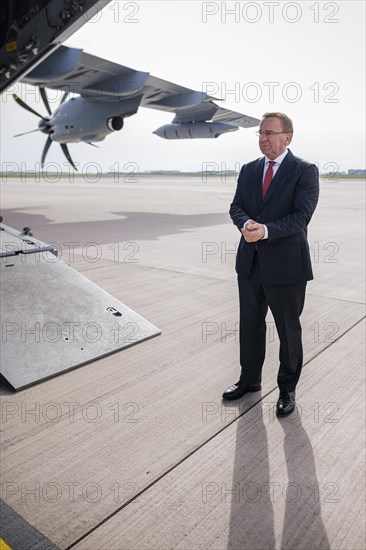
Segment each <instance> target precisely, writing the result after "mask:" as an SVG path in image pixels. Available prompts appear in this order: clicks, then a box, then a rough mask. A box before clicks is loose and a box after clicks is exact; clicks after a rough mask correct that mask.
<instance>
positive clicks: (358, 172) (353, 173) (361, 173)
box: [348, 168, 366, 176]
mask: <svg viewBox="0 0 366 550" xmlns="http://www.w3.org/2000/svg"><path fill="white" fill-rule="evenodd" d="M348 175H349V176H366V170H361V169H357V170H355V169H354V168H352V169H351V170H348Z"/></svg>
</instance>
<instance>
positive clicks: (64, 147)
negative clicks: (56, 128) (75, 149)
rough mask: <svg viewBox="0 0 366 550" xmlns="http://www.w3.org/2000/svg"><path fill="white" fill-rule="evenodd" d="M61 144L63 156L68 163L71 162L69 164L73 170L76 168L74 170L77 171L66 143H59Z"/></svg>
mask: <svg viewBox="0 0 366 550" xmlns="http://www.w3.org/2000/svg"><path fill="white" fill-rule="evenodd" d="M60 145H61V149H62V151H63V153H64V155H65V157H66V158H67V160H68V161H69V163H70V164H71V166H72V167H73V169H74V170H76V172H77V171H78V169H77V168H76V166H75V164H74V162H73V160H72V158H71V156H70V153H69V150H68V148H67V145H66V143H60Z"/></svg>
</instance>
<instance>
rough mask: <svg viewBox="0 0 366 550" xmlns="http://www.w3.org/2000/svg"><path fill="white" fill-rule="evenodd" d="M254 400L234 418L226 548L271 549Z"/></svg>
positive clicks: (264, 444) (264, 447) (263, 437)
mask: <svg viewBox="0 0 366 550" xmlns="http://www.w3.org/2000/svg"><path fill="white" fill-rule="evenodd" d="M262 407H263V405H262V402H259V403H257V405H255V406H254V407H253V408H252V409H250V410H248V411H247V412H246V413H245V414H244V415H243V416H241V417H240V418H239V420H238V425H237V432H236V454H235V459H234V473H233V482H232V490H233V491H234V492H233V494H232V499H231V517H230V527H229V529H230V532H229V538H228V545H227V548H228V550H262V549H268V550H274V548H275V535H274V521H273V505H272V500H271V498H270V491H271V487H270V483H269V482H270V474H269V457H268V440H267V429H270V427H271V425H270V426H269V428H266V426H265V425H264V422H263V415H264V411H263V408H262Z"/></svg>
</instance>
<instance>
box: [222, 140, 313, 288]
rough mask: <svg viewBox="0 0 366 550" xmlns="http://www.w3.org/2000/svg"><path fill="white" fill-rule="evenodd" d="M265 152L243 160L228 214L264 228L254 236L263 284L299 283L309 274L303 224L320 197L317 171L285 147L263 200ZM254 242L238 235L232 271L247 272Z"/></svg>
mask: <svg viewBox="0 0 366 550" xmlns="http://www.w3.org/2000/svg"><path fill="white" fill-rule="evenodd" d="M263 169H264V157H262V158H260V159H257V160H255V161H253V162H249V163H248V164H245V165H244V166H243V167H242V169H241V171H240V174H239V178H238V185H237V189H236V193H235V196H234V199H233V202H232V204H231V206H230V216H231V219H232V220H233V223H234V224H235V225H236V226H237V227H238V229H239V230H240V231H241V229H242V227H243V225H244V223H245V222H246V221H247V220H249V219H252V220H255V221H257V222H259V223H263V224H265V225H266V226H267V228H268V239H264V240H261V241H258V243H256V244H257V251H258V261H259V267H260V270H261V274H262V277H263V282H264V284H268V285H281V284H291V283H300V282H304V281H309V280H310V279H312V278H313V272H312V268H311V259H310V252H309V245H308V241H307V225H308V223H309V222H310V219H311V217H312V215H313V212H314V210H315V207H316V205H317V202H318V197H319V171H318V168H317V167H316V166H315V164H310V163H309V162H307V161H305V160H302V159H300V158H298V157H295V156H294V155H293V154H292V153H291V151H290V150H289V151H288V153H287V155H286V157H285V158H284V160H283V161H282V162H281V165H280V167H279V168H278V170H277V172H276V175H275V176H274V178H273V180H272V182H271V185H270V186H269V189H268V191H267V194H266V196H265V198H264V200H262V181H263ZM254 248H255V243H247V242H246V241H245V240H244V238H243V236H242V237H241V240H240V243H239V248H238V252H237V257H236V271H237V273H239V274H240V275H241V276H243V277H244V278H247V277H248V276H249V272H250V268H251V265H252V261H253V255H254Z"/></svg>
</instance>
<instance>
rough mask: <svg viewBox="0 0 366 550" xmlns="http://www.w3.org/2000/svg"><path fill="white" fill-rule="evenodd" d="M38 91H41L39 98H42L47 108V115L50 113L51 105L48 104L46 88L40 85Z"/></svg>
mask: <svg viewBox="0 0 366 550" xmlns="http://www.w3.org/2000/svg"><path fill="white" fill-rule="evenodd" d="M39 91H40V93H41V98H42V99H43V103H44V106H45V107H46V109H47V113H48V114H49V115H52V111H51V107H50V104H49V102H48V97H47V94H46V89H45V88H42V87H41V86H40V87H39Z"/></svg>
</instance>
